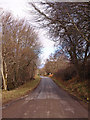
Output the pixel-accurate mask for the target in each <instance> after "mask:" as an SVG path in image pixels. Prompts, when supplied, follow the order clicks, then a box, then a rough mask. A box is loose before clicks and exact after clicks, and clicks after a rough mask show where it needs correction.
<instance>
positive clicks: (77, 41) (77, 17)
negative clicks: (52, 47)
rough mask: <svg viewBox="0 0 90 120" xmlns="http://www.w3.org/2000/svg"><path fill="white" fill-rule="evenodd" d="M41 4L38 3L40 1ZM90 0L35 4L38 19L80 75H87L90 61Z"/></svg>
mask: <svg viewBox="0 0 90 120" xmlns="http://www.w3.org/2000/svg"><path fill="white" fill-rule="evenodd" d="M38 4H39V5H38ZM89 4H90V3H89V2H87V3H83V2H81V3H79V2H78V3H72V2H71V3H68V2H67V3H64V2H62V3H60V2H52V3H51V2H41V3H36V4H32V6H33V8H34V10H35V12H36V17H35V18H36V19H35V21H36V22H38V23H39V25H40V26H41V27H42V28H46V30H47V31H48V32H49V35H50V38H52V40H53V41H55V42H57V43H58V45H57V46H58V49H60V51H61V50H62V51H63V53H64V54H65V55H66V56H67V57H68V59H69V60H70V61H71V63H72V64H73V65H74V66H75V68H76V69H77V73H78V75H79V76H80V77H82V78H83V77H85V74H86V71H87V70H86V69H87V64H88V65H89V62H90V58H89V57H90V50H89V46H90V41H89V37H90V34H89V31H90V30H89V16H90V14H89V12H90V11H89Z"/></svg>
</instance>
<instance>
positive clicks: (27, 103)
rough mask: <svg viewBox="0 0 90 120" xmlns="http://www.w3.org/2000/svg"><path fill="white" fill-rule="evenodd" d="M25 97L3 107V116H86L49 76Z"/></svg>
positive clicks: (80, 106) (81, 108) (85, 111)
mask: <svg viewBox="0 0 90 120" xmlns="http://www.w3.org/2000/svg"><path fill="white" fill-rule="evenodd" d="M41 77H42V79H41V81H40V84H39V85H38V87H37V88H36V89H35V90H34V91H32V92H30V94H28V95H27V96H26V97H24V98H22V99H20V100H17V101H16V102H13V103H12V104H9V105H8V106H6V107H5V106H4V107H3V112H2V114H3V118H88V111H87V110H86V109H85V108H84V107H83V106H82V105H81V104H80V103H79V102H78V101H77V100H75V99H74V98H73V97H71V95H69V94H68V93H67V92H66V91H64V90H63V89H61V88H59V87H58V86H57V85H56V84H55V83H54V82H53V80H52V79H51V78H49V77H43V76H41Z"/></svg>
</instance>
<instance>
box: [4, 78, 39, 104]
mask: <svg viewBox="0 0 90 120" xmlns="http://www.w3.org/2000/svg"><path fill="white" fill-rule="evenodd" d="M39 82H40V77H39V76H36V77H35V80H32V81H30V82H27V83H26V84H24V85H22V86H20V87H19V88H16V89H14V90H11V91H4V90H3V91H2V103H6V102H8V101H11V100H14V99H17V98H19V97H21V96H23V95H25V94H27V93H28V92H29V91H31V90H33V89H34V88H35V87H36V86H37V85H38V84H39Z"/></svg>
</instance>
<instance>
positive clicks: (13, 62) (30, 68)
mask: <svg viewBox="0 0 90 120" xmlns="http://www.w3.org/2000/svg"><path fill="white" fill-rule="evenodd" d="M2 30H3V31H2V56H1V61H2V64H1V65H2V66H1V73H2V79H3V81H2V83H3V89H5V90H10V89H14V88H17V87H18V86H20V85H22V84H24V83H26V82H27V81H30V80H33V79H34V75H35V72H36V69H37V64H38V59H39V54H40V51H41V50H40V49H41V45H40V43H39V41H38V34H37V33H36V32H35V30H34V29H33V28H32V27H31V26H30V24H29V23H27V22H26V21H25V20H23V19H20V20H19V19H15V18H14V17H13V16H12V15H11V14H10V13H6V14H5V13H4V15H2Z"/></svg>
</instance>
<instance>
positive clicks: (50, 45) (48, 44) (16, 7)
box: [0, 0, 55, 64]
mask: <svg viewBox="0 0 90 120" xmlns="http://www.w3.org/2000/svg"><path fill="white" fill-rule="evenodd" d="M29 1H30V0H29ZM32 1H33V0H32ZM27 2H28V0H0V8H3V9H4V10H6V11H10V12H12V13H13V15H14V16H15V17H18V18H23V17H24V18H25V19H28V18H29V16H30V15H29V13H28V9H29V8H28V4H27ZM39 37H40V41H41V42H42V45H43V47H44V48H43V49H42V55H41V61H42V63H41V64H43V63H44V61H45V60H46V59H47V58H48V57H49V55H50V54H51V53H53V52H54V50H55V49H54V42H53V41H51V40H49V39H48V38H47V37H46V35H45V34H44V31H42V30H40V32H39Z"/></svg>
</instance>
